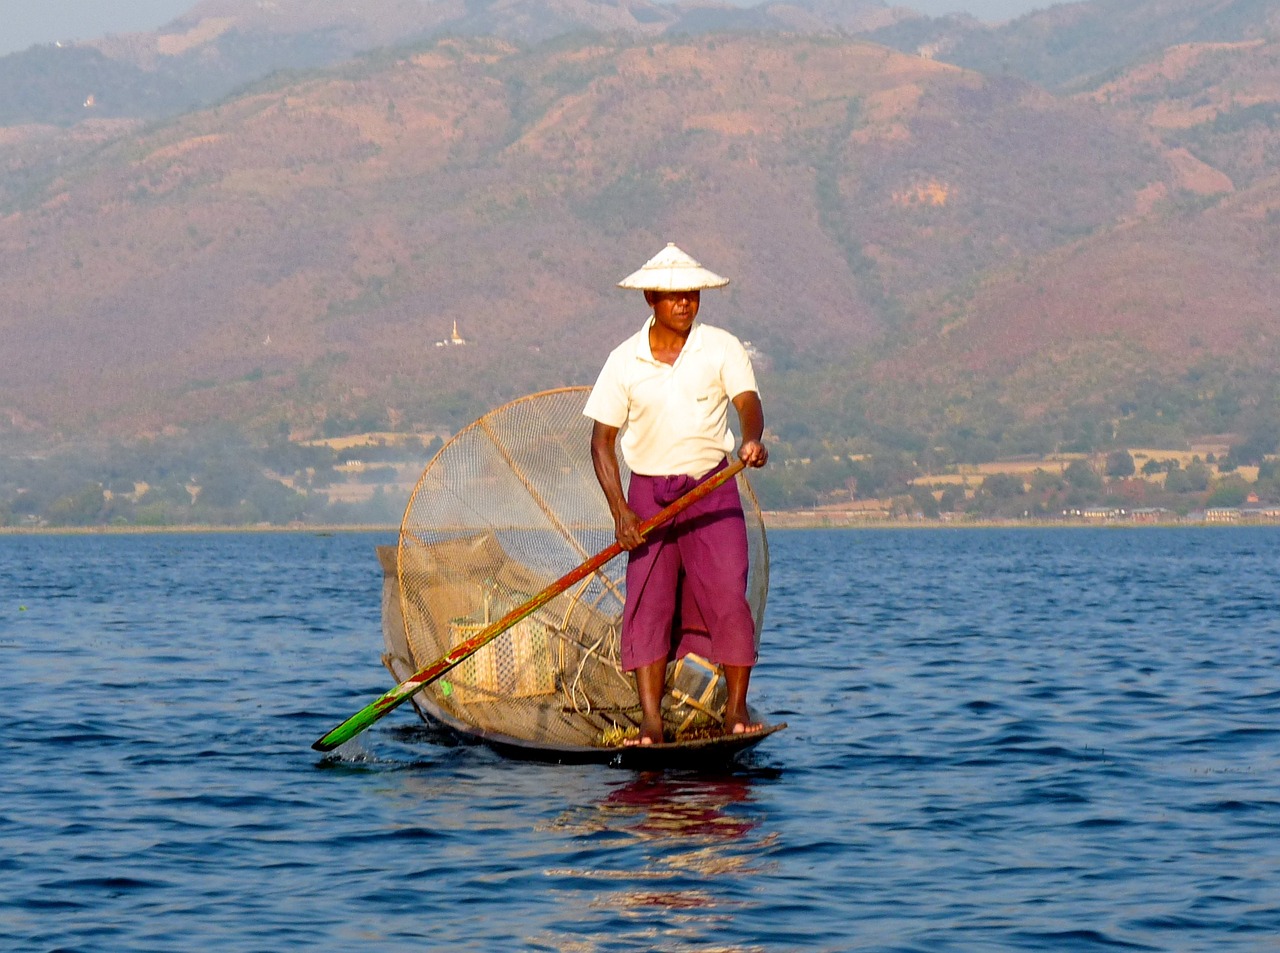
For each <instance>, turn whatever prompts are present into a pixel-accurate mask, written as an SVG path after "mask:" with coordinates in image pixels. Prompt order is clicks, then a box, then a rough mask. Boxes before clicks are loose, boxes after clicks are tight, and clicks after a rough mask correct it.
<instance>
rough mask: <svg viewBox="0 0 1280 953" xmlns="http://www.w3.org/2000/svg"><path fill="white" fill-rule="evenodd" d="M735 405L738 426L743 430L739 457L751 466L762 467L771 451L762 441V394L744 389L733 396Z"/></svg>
mask: <svg viewBox="0 0 1280 953" xmlns="http://www.w3.org/2000/svg"><path fill="white" fill-rule="evenodd" d="M733 406H734V409H735V410H737V411H738V426H739V427H740V428H741V430H742V446H741V447H739V448H738V459H739V460H741V461H742V462H743V463H745V464H746V465H747V466H749V467H762V466H764V465H765V464H766V463H768V462H769V451H768V450H766V449H765V446H764V444H762V443H761V442H760V438H761V437H763V436H764V407H763V406H762V405H761V403H760V395H759V394H757V393H756V392H755V391H753V390H744V391H743V392H742V393H741V394H739V395H738V396H737V397H735V398H733Z"/></svg>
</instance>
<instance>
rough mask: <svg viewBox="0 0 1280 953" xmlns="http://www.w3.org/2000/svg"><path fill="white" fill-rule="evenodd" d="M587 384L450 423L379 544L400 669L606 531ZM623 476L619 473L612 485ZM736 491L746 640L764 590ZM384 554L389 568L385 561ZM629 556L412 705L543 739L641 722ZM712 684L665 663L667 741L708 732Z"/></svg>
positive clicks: (426, 659)
mask: <svg viewBox="0 0 1280 953" xmlns="http://www.w3.org/2000/svg"><path fill="white" fill-rule="evenodd" d="M589 393H590V388H587V387H571V388H563V389H560V390H553V391H546V392H544V393H540V394H534V395H531V396H529V397H524V398H521V399H520V400H516V401H513V402H512V403H509V404H506V405H505V406H503V407H499V408H498V409H497V410H494V411H492V412H490V413H489V414H486V415H485V416H484V417H482V418H481V419H480V420H478V421H476V422H475V423H473V424H472V425H470V426H469V427H467V428H466V429H465V430H463V431H461V432H460V433H458V435H457V436H455V437H454V438H453V439H452V440H451V441H449V443H447V444H446V445H445V447H444V448H443V449H442V450H441V451H440V452H439V453H438V454H437V455H436V456H435V458H434V459H433V460H432V461H431V462H430V463H429V464H428V465H427V468H426V470H425V471H424V472H423V474H422V477H421V478H420V479H419V481H418V485H417V487H416V488H415V490H414V492H413V495H412V497H411V498H410V500H409V505H408V508H407V509H406V511H405V516H404V522H403V524H402V526H401V529H400V544H399V547H398V550H397V551H396V552H395V553H391V552H384V553H383V560H384V568H385V569H386V570H387V576H388V586H389V588H388V590H387V594H386V597H385V599H384V606H383V613H384V631H385V634H386V640H387V650H388V651H387V655H386V657H385V661H386V663H387V665H388V667H389V668H390V669H391V671H392V673H393V674H394V675H395V676H396V677H397V678H398V679H401V680H403V679H404V678H405V677H407V676H408V674H410V673H412V672H413V671H415V670H417V669H419V668H422V667H424V666H425V665H427V664H429V663H431V662H433V661H435V660H436V659H438V658H440V657H441V656H442V655H444V654H445V653H446V652H448V651H449V649H451V648H452V647H453V646H454V645H456V644H457V643H459V642H461V641H463V640H464V639H466V638H469V637H470V636H472V635H474V634H476V633H477V632H479V631H480V630H482V629H483V628H485V627H486V625H487V623H488V622H490V621H493V620H497V619H499V618H501V617H502V616H504V615H505V614H506V613H507V612H508V611H510V610H511V609H513V608H515V607H517V606H519V605H521V604H522V603H524V602H526V601H527V600H529V599H530V598H531V597H532V596H534V595H536V594H537V593H539V592H540V591H542V590H543V589H545V588H547V587H548V586H549V585H551V584H552V583H554V582H555V581H556V580H557V579H559V578H560V577H561V576H563V575H565V574H566V573H568V572H569V571H570V570H572V569H574V568H576V567H577V566H579V565H580V564H581V563H583V562H584V561H585V560H586V559H587V558H588V557H590V556H593V555H595V554H596V553H597V552H599V551H600V550H603V549H605V548H606V547H607V546H609V545H610V544H612V543H613V542H614V526H613V518H612V517H611V516H610V514H609V508H608V505H607V504H606V502H605V498H604V494H603V492H602V491H601V490H600V487H599V485H598V484H597V483H596V478H595V473H594V471H593V470H592V466H591V457H590V440H591V426H592V424H591V421H590V420H589V419H588V418H586V417H584V416H583V414H582V409H583V407H584V405H585V404H586V399H587V395H588V394H589ZM628 477H629V474H628V472H627V471H626V469H625V466H624V469H623V478H624V484H625V481H626V479H627V478H628ZM737 479H738V488H739V492H740V495H741V497H742V502H743V510H744V511H745V513H746V518H747V538H748V545H749V547H750V551H751V552H750V555H751V572H750V576H749V582H748V600H749V602H750V604H751V610H752V614H753V616H754V618H755V621H756V641H757V644H758V643H759V639H760V629H761V625H762V623H763V618H764V603H765V594H766V591H767V589H768V552H767V549H766V545H765V536H764V526H763V522H762V520H761V517H760V508H759V506H758V504H757V502H756V499H755V496H754V494H753V493H752V491H751V488H750V486H749V485H748V484H747V482H746V480H745V479H744V478H743V477H742V476H741V475H739V476H738V478H737ZM392 564H393V565H392ZM625 571H626V557H625V555H623V556H620V557H618V558H617V559H614V560H613V561H611V562H610V563H608V564H607V565H605V566H604V567H602V568H601V570H600V571H599V572H597V573H595V574H593V575H591V576H588V577H587V578H586V579H584V580H582V581H581V582H580V583H578V584H577V585H575V586H573V587H572V588H570V589H569V590H567V591H566V592H564V593H562V594H561V595H559V596H556V597H555V598H554V599H552V600H551V601H550V602H548V603H547V604H546V605H545V606H543V607H542V608H541V609H539V610H538V611H537V612H535V613H534V614H533V615H531V616H529V617H527V618H526V619H524V620H523V621H521V622H519V623H517V624H516V625H515V626H513V627H512V628H511V629H509V630H508V631H507V632H505V633H503V634H502V635H500V636H498V637H497V638H496V639H495V640H494V641H492V642H490V643H489V644H488V645H486V646H485V647H484V648H482V649H480V650H479V651H477V652H476V653H475V654H474V655H472V656H471V657H470V658H469V659H467V660H466V661H464V662H462V663H460V664H459V665H458V666H456V667H455V668H453V669H452V670H451V671H449V672H448V673H447V674H446V675H445V676H444V677H443V678H441V679H439V680H437V681H436V682H434V683H432V684H431V685H429V686H427V687H426V688H424V689H423V691H422V692H421V693H419V696H418V697H416V698H415V702H418V703H419V707H423V708H424V709H425V710H427V711H428V712H430V713H433V714H440V713H443V714H444V715H445V716H446V717H447V718H449V719H453V720H456V721H458V722H461V723H463V724H464V725H466V726H469V727H471V728H472V729H475V730H477V731H480V732H485V733H496V734H499V735H502V736H505V737H508V738H513V739H518V740H520V741H522V742H526V743H529V744H533V745H544V746H547V747H565V746H592V747H595V746H602V745H612V744H616V743H618V741H620V740H621V737H622V736H623V735H624V734H625V733H626V732H627V731H628V729H630V728H632V727H633V726H636V725H638V724H639V720H640V711H639V705H638V702H637V699H636V694H635V687H634V682H633V680H632V678H631V677H630V676H629V675H628V674H626V673H624V672H623V671H622V670H621V668H620V666H619V644H618V635H619V628H620V625H621V618H622V606H623V603H624V601H625V598H626V593H625V591H624V590H625V582H624V574H625ZM724 700H725V699H724V679H723V676H722V675H721V674H720V672H719V670H718V669H717V667H716V666H714V665H712V664H710V663H709V662H707V661H705V660H703V659H701V658H699V657H697V656H694V655H689V656H686V657H685V658H684V659H681V660H680V661H678V662H675V663H673V664H672V665H671V666H670V668H669V671H668V693H667V695H666V697H665V699H664V702H663V708H664V718H665V720H666V722H667V727H668V730H669V732H670V735H671V736H672V737H676V738H679V737H681V736H688V735H692V734H694V733H697V732H699V731H705V730H707V729H709V728H714V727H718V725H719V723H720V720H721V718H722V714H723V709H724Z"/></svg>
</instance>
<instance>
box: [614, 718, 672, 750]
mask: <svg viewBox="0 0 1280 953" xmlns="http://www.w3.org/2000/svg"><path fill="white" fill-rule="evenodd" d="M662 741H663V737H662V719H658V720H657V724H650V723H649V719H648V718H646V719H644V720H643V721H641V722H640V735H639V736H638V737H636V738H627V739H626V740H625V741H623V742H622V743H623V744H624V745H626V746H628V747H632V746H635V745H658V744H662Z"/></svg>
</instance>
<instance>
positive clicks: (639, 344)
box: [636, 315, 702, 367]
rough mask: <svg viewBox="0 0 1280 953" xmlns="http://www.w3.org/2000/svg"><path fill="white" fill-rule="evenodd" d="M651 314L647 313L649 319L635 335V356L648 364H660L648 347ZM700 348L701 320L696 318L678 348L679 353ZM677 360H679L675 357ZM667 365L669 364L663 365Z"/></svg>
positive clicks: (652, 319)
mask: <svg viewBox="0 0 1280 953" xmlns="http://www.w3.org/2000/svg"><path fill="white" fill-rule="evenodd" d="M654 320H655V319H654V317H653V315H649V320H648V321H646V322H645V323H644V327H642V328H641V329H640V333H639V334H637V335H636V357H637V358H638V359H639V360H642V361H647V362H649V363H650V364H662V362H661V361H659V360H658V359H657V358H656V357H654V356H653V350H652V349H651V348H650V347H649V329H650V328H651V327H653V322H654ZM701 350H702V322H701V321H699V320H698V319H697V318H695V319H694V321H693V327H692V328H690V329H689V337H688V338H686V339H685V342H684V347H682V348H681V349H680V353H681V354H686V353H688V352H689V351H701ZM677 360H679V359H678V358H677ZM664 366H666V367H669V366H671V365H664Z"/></svg>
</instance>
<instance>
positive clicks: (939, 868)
mask: <svg viewBox="0 0 1280 953" xmlns="http://www.w3.org/2000/svg"><path fill="white" fill-rule="evenodd" d="M390 541H392V536H391V535H390V534H377V533H373V534H346V533H339V534H335V535H320V534H310V533H296V534H208V535H201V534H189V535H156V536H3V537H0V671H2V672H3V675H2V676H0V678H2V679H3V681H2V682H0V684H2V685H3V699H4V705H3V710H4V714H5V719H6V724H5V730H4V737H3V743H2V744H0V883H2V884H3V885H4V888H3V890H2V891H0V949H3V950H15V951H18V950H21V951H28V950H30V951H53V950H67V951H79V953H91V951H94V953H96V951H111V953H117V951H166V953H167V951H188V950H192V951H195V950H199V951H202V953H208V951H217V953H241V951H245V953H248V951H254V953H256V951H273V953H279V951H293V950H299V951H301V950H306V951H329V950H333V951H348V950H374V949H376V950H383V951H385V950H396V951H398V950H405V951H408V950H414V951H421V950H437V949H439V950H444V949H449V950H475V951H491V950H569V951H583V953H589V951H612V950H673V951H675V950H681V951H683V950H689V951H694V950H696V951H757V950H759V951H775V950H806V951H808V950H819V951H844V950H884V951H890V950H892V951H926V953H940V951H953V950H954V951H966V953H967V951H987V950H1051V951H1063V950H1068V951H1069V950H1107V949H1113V948H1118V949H1125V950H1172V951H1184V950H1185V951H1197V950H1204V951H1210V950H1212V951H1215V953H1222V951H1233V950H1241V951H1245V950H1247V951H1257V950H1275V949H1280V583H1278V582H1277V569H1278V568H1280V530H1277V529H1274V528H1257V529H1252V528H1231V529H1218V530H1215V529H1203V528H1197V529H1185V530H1181V529H1176V530H1175V529H1129V530H1104V529H1097V530H1091V529H1072V530H1044V531H1041V530H1010V531H1004V530H963V531H948V530H936V531H935V530H905V531H896V530H870V531H790V532H775V533H773V534H772V535H771V536H770V544H771V549H772V554H773V568H772V574H771V577H772V587H771V593H770V602H769V608H768V613H767V624H766V627H765V636H764V645H763V650H762V663H761V665H760V666H759V668H758V669H757V672H756V675H755V678H754V681H753V701H754V702H755V703H756V705H757V706H758V707H760V708H761V709H762V710H763V711H764V712H766V713H767V714H768V715H769V716H770V719H771V720H786V721H788V722H789V723H790V728H789V729H788V730H787V731H785V732H783V733H782V734H779V735H776V736H774V737H772V738H770V739H768V740H766V741H765V742H764V744H763V745H761V747H760V748H758V749H757V750H756V751H755V752H753V753H752V754H751V755H750V756H749V757H748V758H747V759H746V760H745V761H744V762H743V763H742V764H741V765H740V766H739V767H738V768H737V769H735V770H732V771H722V772H719V773H714V774H699V773H694V772H663V773H647V774H644V773H633V772H629V771H624V770H621V769H617V768H609V767H604V766H574V767H561V766H553V765H540V764H530V763H522V762H511V761H504V760H502V759H500V758H499V757H497V756H496V755H494V754H492V753H491V752H489V751H488V750H487V749H483V748H475V747H448V746H446V745H444V744H442V743H441V739H439V738H438V737H437V736H435V735H434V734H433V733H432V732H431V731H429V730H427V729H426V728H425V727H423V726H421V724H420V723H419V722H418V721H417V718H416V716H415V715H414V714H413V713H412V711H411V710H410V709H409V708H408V706H405V707H404V708H402V709H400V710H398V711H397V712H395V713H393V714H392V715H391V716H389V717H388V718H387V719H385V720H384V721H382V722H380V723H379V724H378V725H376V726H375V727H374V728H372V729H371V730H370V731H369V732H367V733H366V734H364V735H362V736H361V737H360V739H358V740H357V741H356V742H354V743H352V744H351V745H349V746H347V747H345V748H344V749H342V751H341V753H340V757H332V756H329V757H326V756H322V755H319V754H317V753H316V752H314V751H312V750H311V749H310V747H309V745H310V743H311V742H312V741H313V740H314V739H315V738H316V737H317V736H319V735H320V734H321V733H323V732H324V731H325V730H327V729H328V728H330V727H332V726H333V725H334V724H335V723H336V722H337V721H339V720H341V719H342V718H343V717H345V716H346V715H349V714H351V713H352V712H354V711H355V710H357V709H358V708H360V707H362V706H363V705H364V704H366V703H367V702H369V701H371V700H372V699H373V698H374V697H376V696H377V695H378V694H380V693H381V692H382V691H384V690H385V689H386V688H388V687H389V686H390V680H389V677H388V676H387V675H386V673H385V670H384V669H383V668H382V666H381V664H380V662H379V661H378V656H379V653H380V651H381V635H380V622H379V611H380V586H381V578H380V570H379V568H378V564H377V560H376V558H375V556H374V552H373V547H374V546H375V545H376V544H379V543H384V542H390Z"/></svg>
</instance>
